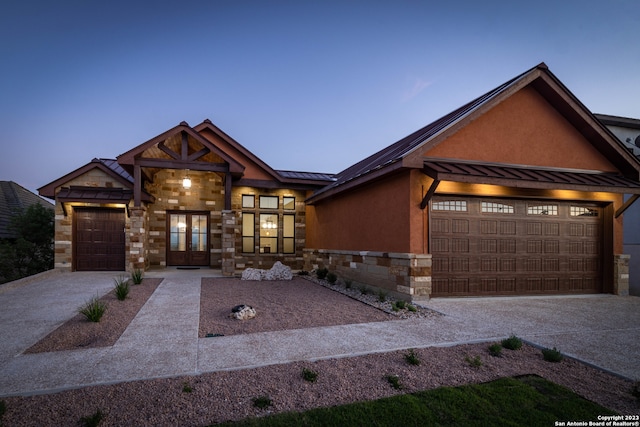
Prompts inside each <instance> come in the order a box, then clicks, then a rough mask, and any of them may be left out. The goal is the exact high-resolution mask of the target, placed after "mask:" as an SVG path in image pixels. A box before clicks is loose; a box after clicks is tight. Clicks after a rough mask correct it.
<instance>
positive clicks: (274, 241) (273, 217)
mask: <svg viewBox="0 0 640 427" xmlns="http://www.w3.org/2000/svg"><path fill="white" fill-rule="evenodd" d="M260 199H262V197H261V198H260ZM276 200H277V198H276ZM260 203H261V204H262V200H260ZM277 252H278V215H277V214H260V253H264V254H270V253H277Z"/></svg>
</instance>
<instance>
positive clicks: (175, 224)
mask: <svg viewBox="0 0 640 427" xmlns="http://www.w3.org/2000/svg"><path fill="white" fill-rule="evenodd" d="M169 236H170V240H171V244H170V245H171V250H172V251H186V250H187V216H186V215H184V214H180V215H171V224H170V230H169Z"/></svg>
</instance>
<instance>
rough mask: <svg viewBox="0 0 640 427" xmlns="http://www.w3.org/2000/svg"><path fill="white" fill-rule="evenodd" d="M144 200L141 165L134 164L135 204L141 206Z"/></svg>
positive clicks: (137, 206)
mask: <svg viewBox="0 0 640 427" xmlns="http://www.w3.org/2000/svg"><path fill="white" fill-rule="evenodd" d="M141 200H142V171H141V168H140V165H134V166H133V206H135V207H136V208H139V207H140V202H141Z"/></svg>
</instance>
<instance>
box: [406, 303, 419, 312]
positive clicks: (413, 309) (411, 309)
mask: <svg viewBox="0 0 640 427" xmlns="http://www.w3.org/2000/svg"><path fill="white" fill-rule="evenodd" d="M407 310H409V311H410V312H412V313H415V312H416V311H418V309H417V308H416V306H415V305H411V304H409V305H407Z"/></svg>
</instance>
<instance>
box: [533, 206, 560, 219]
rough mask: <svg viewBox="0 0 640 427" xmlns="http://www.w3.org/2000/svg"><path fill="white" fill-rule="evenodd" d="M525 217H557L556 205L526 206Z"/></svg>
mask: <svg viewBox="0 0 640 427" xmlns="http://www.w3.org/2000/svg"><path fill="white" fill-rule="evenodd" d="M527 215H553V216H557V215H558V205H534V206H527Z"/></svg>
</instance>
